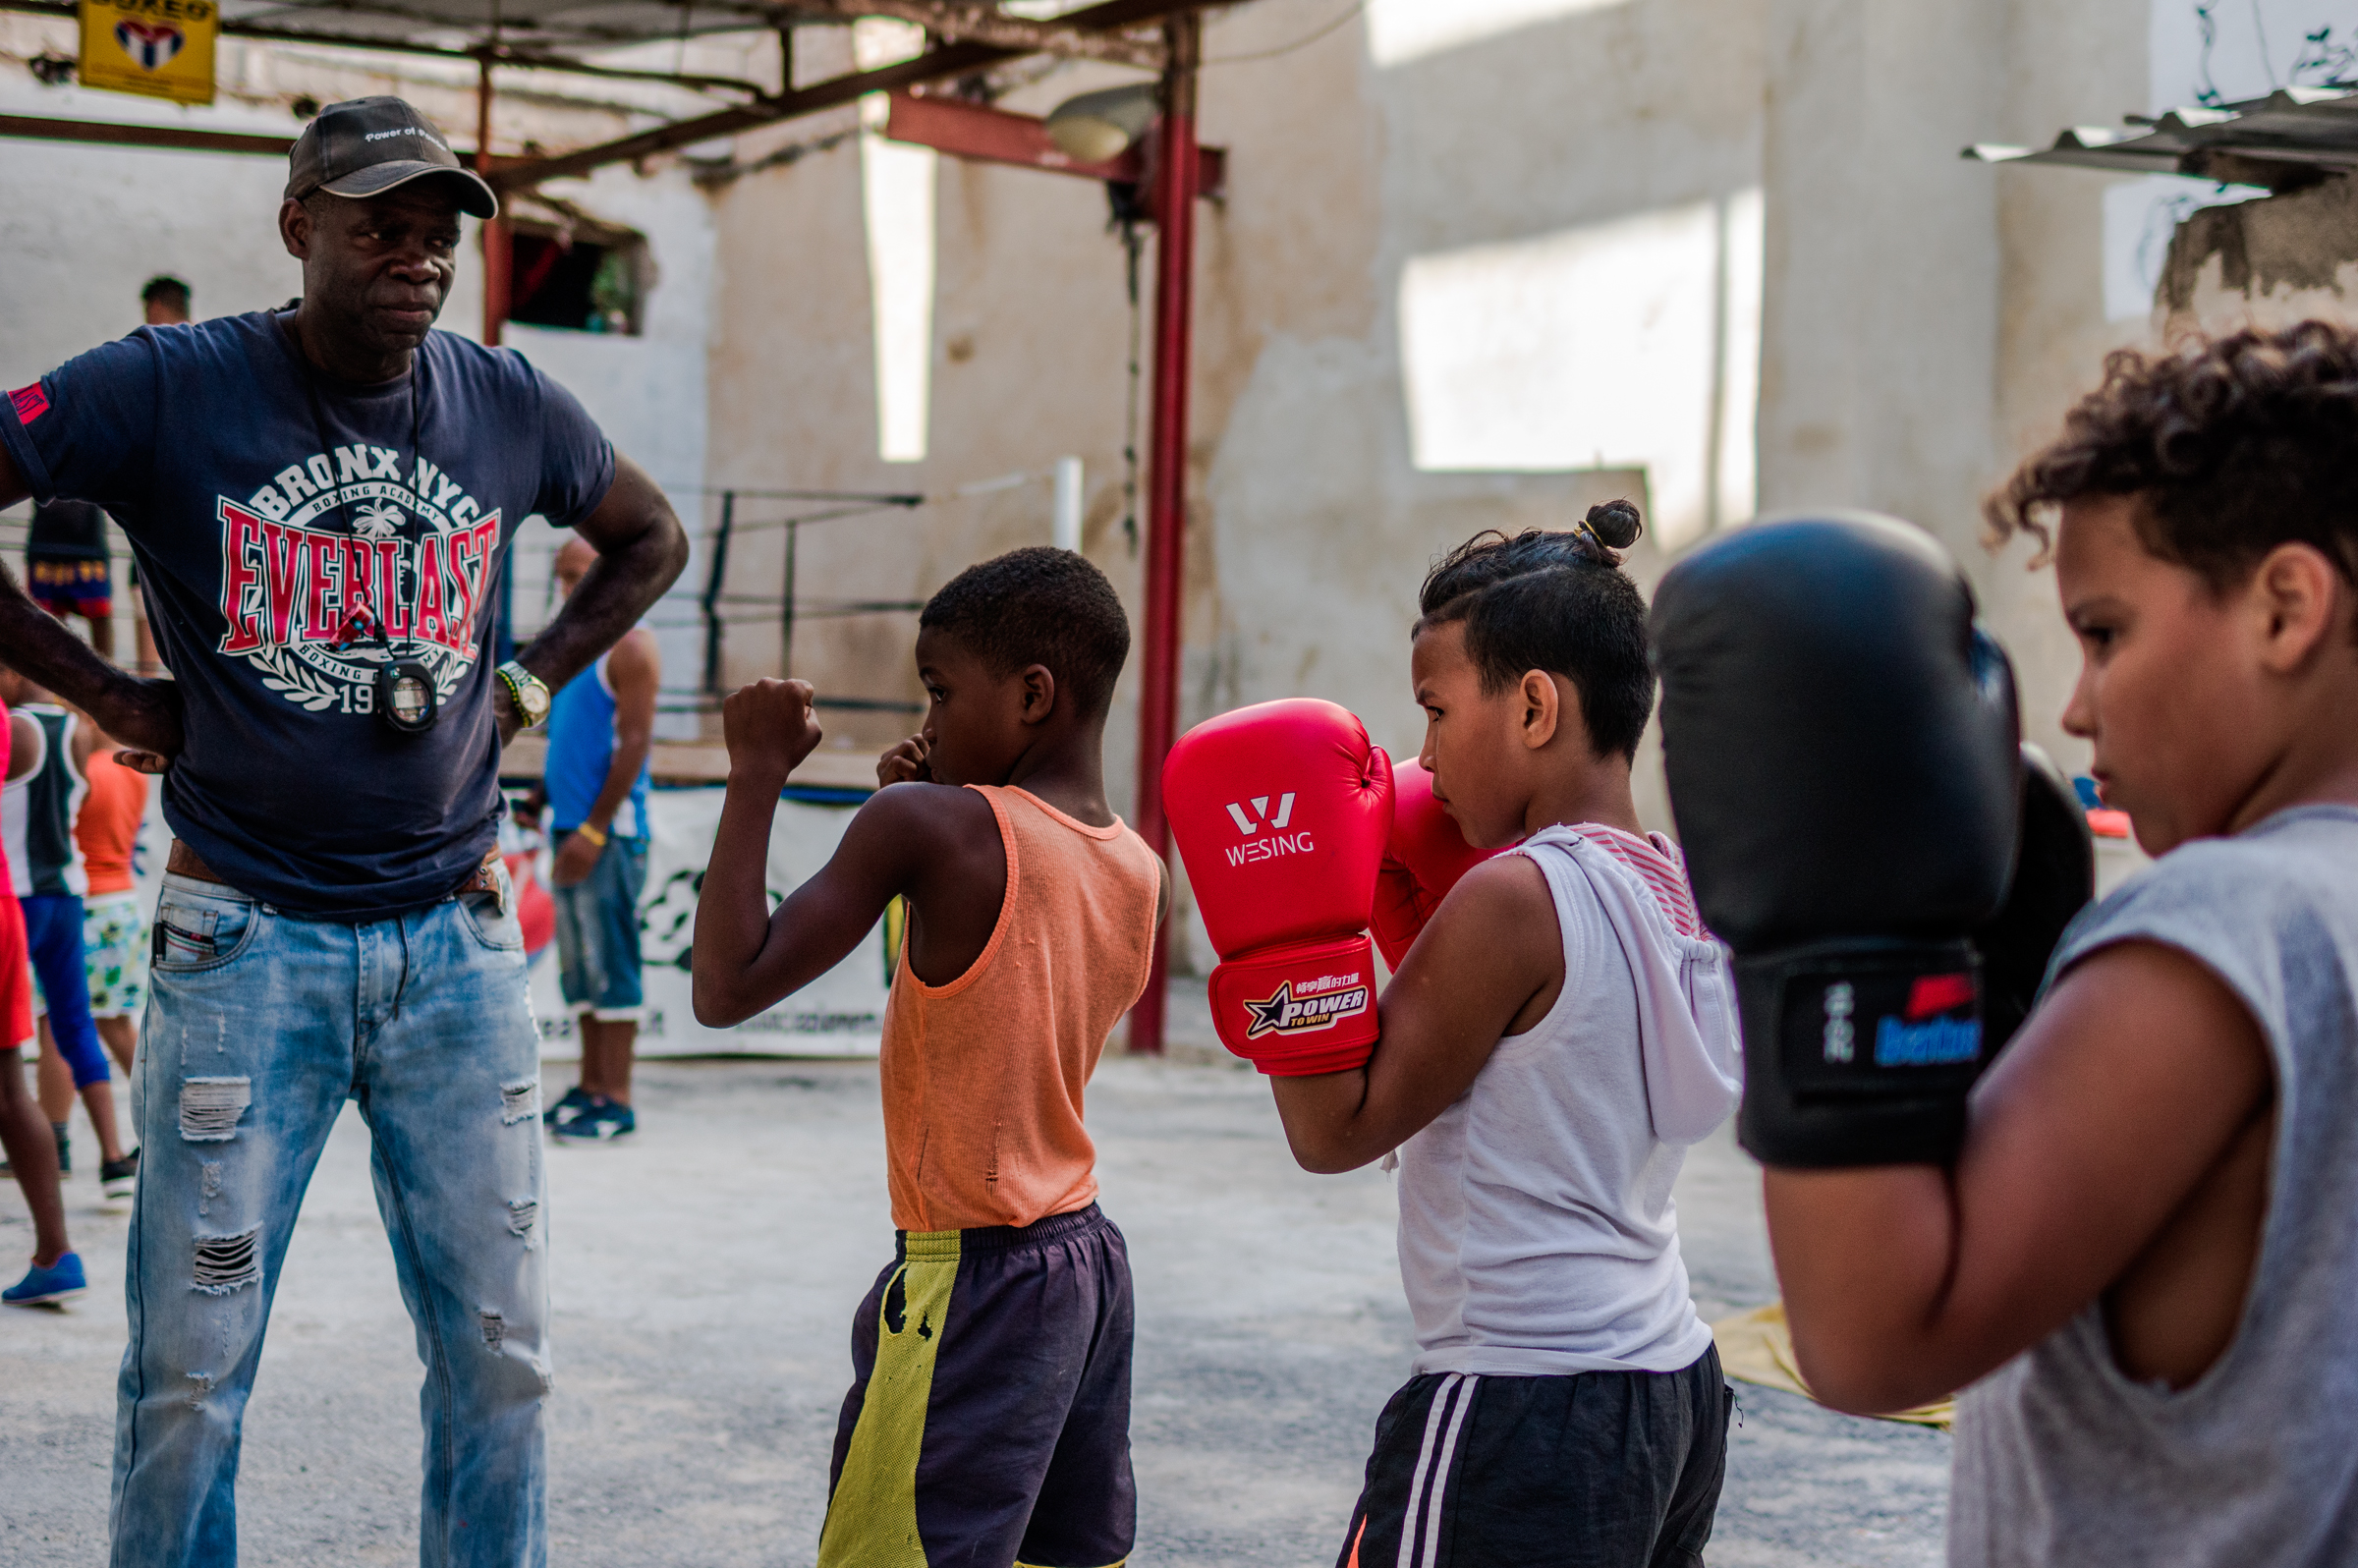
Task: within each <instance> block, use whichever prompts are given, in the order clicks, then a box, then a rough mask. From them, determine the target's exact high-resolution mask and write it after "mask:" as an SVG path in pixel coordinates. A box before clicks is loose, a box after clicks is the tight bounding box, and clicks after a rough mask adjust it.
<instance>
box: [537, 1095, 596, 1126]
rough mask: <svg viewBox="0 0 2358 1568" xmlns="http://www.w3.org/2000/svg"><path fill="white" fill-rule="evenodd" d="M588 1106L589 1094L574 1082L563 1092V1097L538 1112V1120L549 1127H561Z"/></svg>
mask: <svg viewBox="0 0 2358 1568" xmlns="http://www.w3.org/2000/svg"><path fill="white" fill-rule="evenodd" d="M588 1109H589V1095H588V1094H586V1093H584V1092H582V1086H581V1085H579V1084H576V1085H574V1086H573V1087H572V1088H571V1089H569V1090H567V1091H566V1092H565V1097H564V1098H563V1099H561V1100H558V1101H557V1102H556V1103H555V1104H554V1105H551V1106H550V1107H549V1108H548V1109H546V1110H544V1111H542V1112H541V1113H540V1120H541V1121H542V1122H543V1123H544V1124H546V1125H547V1126H550V1127H562V1126H564V1125H565V1124H566V1123H567V1122H570V1121H572V1120H573V1119H574V1118H575V1117H576V1116H579V1115H580V1114H581V1113H582V1112H584V1111H586V1110H588Z"/></svg>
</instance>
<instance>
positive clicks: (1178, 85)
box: [1130, 11, 1203, 1056]
mask: <svg viewBox="0 0 2358 1568" xmlns="http://www.w3.org/2000/svg"><path fill="white" fill-rule="evenodd" d="M1163 37H1164V39H1165V41H1166V42H1167V44H1168V46H1169V49H1170V59H1169V65H1168V67H1167V69H1166V71H1165V73H1164V75H1163V79H1162V125H1161V130H1160V134H1159V144H1158V145H1157V147H1156V148H1155V158H1156V162H1155V180H1154V224H1155V242H1154V428H1153V435H1152V439H1151V446H1150V456H1149V459H1148V473H1147V583H1146V599H1147V626H1146V658H1145V661H1144V666H1143V669H1142V671H1141V673H1142V675H1143V676H1144V686H1143V690H1142V691H1141V693H1140V695H1139V704H1138V813H1137V815H1138V820H1137V823H1136V825H1137V828H1138V832H1139V835H1140V836H1141V837H1143V838H1144V839H1145V840H1146V841H1147V844H1148V845H1149V847H1151V849H1152V850H1153V851H1154V853H1155V854H1157V855H1161V856H1165V857H1167V856H1168V855H1169V852H1170V843H1171V833H1170V823H1169V821H1168V820H1167V819H1166V818H1165V817H1164V816H1163V812H1162V760H1163V758H1164V757H1165V756H1169V755H1170V750H1171V742H1172V741H1173V740H1175V739H1177V730H1178V724H1179V640H1180V631H1181V626H1180V622H1181V620H1182V617H1183V613H1184V603H1183V594H1182V591H1181V590H1182V588H1183V587H1184V585H1185V583H1186V577H1187V408H1188V386H1189V380H1188V378H1189V374H1190V371H1191V369H1192V367H1193V360H1194V353H1193V350H1194V316H1195V275H1196V164H1197V153H1196V66H1197V61H1198V59H1199V57H1200V55H1201V52H1202V48H1203V23H1202V21H1201V19H1200V18H1199V17H1198V16H1197V15H1196V13H1194V12H1192V11H1191V12H1189V13H1187V14H1186V15H1184V16H1179V17H1174V18H1172V19H1171V20H1170V21H1168V22H1166V23H1164V24H1163ZM1170 945H1171V944H1170V922H1169V921H1168V920H1165V921H1164V922H1163V924H1162V925H1161V926H1160V927H1158V928H1157V929H1156V930H1155V932H1154V967H1153V970H1152V972H1151V979H1150V980H1148V982H1147V994H1146V995H1144V996H1142V997H1140V998H1139V1002H1138V1006H1137V1007H1136V1008H1135V1009H1133V1010H1132V1012H1131V1014H1130V1048H1131V1049H1132V1050H1134V1051H1141V1052H1144V1053H1146V1054H1148V1055H1157V1056H1158V1055H1160V1054H1161V1053H1162V1026H1163V1007H1164V985H1165V982H1166V981H1167V980H1168V979H1169V976H1170V958H1171V953H1170Z"/></svg>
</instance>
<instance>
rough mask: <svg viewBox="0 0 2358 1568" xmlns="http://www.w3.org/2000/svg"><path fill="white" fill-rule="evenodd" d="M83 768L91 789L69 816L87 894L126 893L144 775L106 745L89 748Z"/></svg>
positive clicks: (142, 805)
mask: <svg viewBox="0 0 2358 1568" xmlns="http://www.w3.org/2000/svg"><path fill="white" fill-rule="evenodd" d="M82 772H83V777H84V778H85V779H86V780H88V781H89V787H90V789H89V793H88V794H87V795H84V797H83V798H82V811H81V812H80V813H79V814H77V815H76V816H75V818H74V842H75V843H77V844H79V845H81V846H82V860H83V865H84V867H86V868H88V870H89V873H90V896H91V897H92V898H96V897H97V896H98V895H99V894H101V893H128V892H130V891H131V889H132V879H131V852H132V847H133V846H134V845H135V844H137V843H138V842H139V838H140V817H142V816H144V815H146V814H147V775H146V774H144V773H135V772H133V771H132V770H131V769H130V768H128V767H125V766H124V765H123V764H122V763H120V762H118V761H116V760H115V754H114V751H113V748H112V746H111V744H109V745H104V746H100V747H98V748H97V749H96V750H95V751H93V752H91V753H90V759H89V760H88V761H87V762H84V764H83V769H82Z"/></svg>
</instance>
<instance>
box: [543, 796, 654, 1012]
mask: <svg viewBox="0 0 2358 1568" xmlns="http://www.w3.org/2000/svg"><path fill="white" fill-rule="evenodd" d="M645 889H646V839H643V838H621V837H615V838H610V839H608V840H606V847H605V848H604V849H603V850H602V851H600V852H599V853H598V857H597V866H596V868H595V869H593V870H592V871H590V873H589V875H588V876H587V877H585V878H583V879H582V880H581V881H579V882H576V883H574V885H573V886H571V887H557V888H551V889H550V890H549V891H550V893H551V894H552V895H553V896H554V898H555V900H556V905H557V983H558V986H559V987H560V988H561V989H562V990H563V991H564V993H565V1003H566V1005H567V1006H568V1007H572V1008H575V1009H577V1010H578V1011H580V1012H585V1013H588V1014H589V1016H590V1017H592V1018H597V1019H603V1020H610V1021H614V1022H635V1021H636V1020H637V1019H638V1018H639V1016H640V1014H641V1013H643V1012H645V1011H646V991H645V990H644V989H643V988H642V987H641V984H640V980H639V895H640V893H641V892H642V891H644V890H645Z"/></svg>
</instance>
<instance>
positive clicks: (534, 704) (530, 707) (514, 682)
mask: <svg viewBox="0 0 2358 1568" xmlns="http://www.w3.org/2000/svg"><path fill="white" fill-rule="evenodd" d="M499 678H500V680H501V681H502V682H503V683H505V685H506V686H507V689H508V700H510V701H512V702H514V703H515V704H516V711H517V712H518V713H519V714H520V715H522V716H523V719H524V727H525V728H526V729H528V730H529V729H535V728H537V727H538V726H539V725H540V723H541V721H543V720H544V719H546V718H547V717H548V683H547V682H546V681H544V680H542V679H540V677H539V676H537V675H534V674H533V672H532V671H530V670H528V669H526V668H525V667H524V666H523V665H521V664H519V663H517V662H516V661H515V660H514V659H510V660H508V662H507V663H505V664H502V665H501V666H500V667H499Z"/></svg>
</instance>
